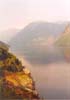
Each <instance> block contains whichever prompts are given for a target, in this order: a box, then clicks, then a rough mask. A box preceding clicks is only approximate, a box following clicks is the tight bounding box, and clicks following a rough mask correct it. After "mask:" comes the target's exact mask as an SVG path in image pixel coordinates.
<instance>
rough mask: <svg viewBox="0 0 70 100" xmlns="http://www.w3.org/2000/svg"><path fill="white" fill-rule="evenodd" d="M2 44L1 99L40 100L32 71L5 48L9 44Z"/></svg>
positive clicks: (0, 57)
mask: <svg viewBox="0 0 70 100" xmlns="http://www.w3.org/2000/svg"><path fill="white" fill-rule="evenodd" d="M0 44H1V42H0ZM2 44H3V45H0V100H6V99H7V100H13V99H16V100H25V99H26V100H34V99H35V100H39V96H38V93H37V91H36V90H35V83H34V81H33V78H32V76H31V73H30V71H29V70H28V69H26V67H25V66H23V65H22V62H21V61H20V60H19V59H18V58H16V56H15V55H13V54H12V53H10V52H9V51H8V50H6V49H5V48H7V47H6V46H7V45H5V44H4V43H2ZM2 46H3V47H2ZM4 47H5V48H4Z"/></svg>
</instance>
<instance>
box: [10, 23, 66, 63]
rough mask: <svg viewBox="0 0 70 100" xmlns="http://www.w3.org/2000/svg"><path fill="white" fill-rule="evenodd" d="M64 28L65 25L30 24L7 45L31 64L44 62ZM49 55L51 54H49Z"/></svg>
mask: <svg viewBox="0 0 70 100" xmlns="http://www.w3.org/2000/svg"><path fill="white" fill-rule="evenodd" d="M65 27H66V23H62V24H58V23H46V22H37V23H31V24H29V25H28V26H26V27H25V28H24V29H23V30H21V31H20V32H19V33H18V34H17V35H16V36H15V37H14V38H12V40H11V41H10V43H9V44H10V45H11V47H12V50H14V51H15V52H17V53H19V54H20V55H24V56H25V58H26V59H28V60H30V61H31V62H33V63H35V61H36V62H37V61H39V62H46V59H47V58H49V57H48V56H49V55H48V54H49V51H50V52H52V51H53V50H52V49H51V48H52V47H53V46H52V45H53V43H54V41H55V39H56V38H57V37H58V36H60V34H61V33H62V32H63V31H64V29H65ZM47 48H48V49H47ZM50 55H52V54H51V53H50ZM53 55H54V54H53ZM53 55H52V56H53ZM51 58H52V57H51ZM49 59H50V58H49ZM47 61H48V60H47Z"/></svg>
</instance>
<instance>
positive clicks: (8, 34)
mask: <svg viewBox="0 0 70 100" xmlns="http://www.w3.org/2000/svg"><path fill="white" fill-rule="evenodd" d="M18 31H19V30H18V29H7V30H3V31H0V41H4V42H6V43H8V42H9V41H10V39H11V38H13V37H14V36H15V35H16V34H17V32H18Z"/></svg>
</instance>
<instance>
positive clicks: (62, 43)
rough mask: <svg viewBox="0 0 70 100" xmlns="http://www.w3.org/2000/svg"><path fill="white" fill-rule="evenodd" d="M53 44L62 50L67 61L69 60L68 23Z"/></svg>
mask: <svg viewBox="0 0 70 100" xmlns="http://www.w3.org/2000/svg"><path fill="white" fill-rule="evenodd" d="M55 45H56V47H59V48H60V49H61V50H62V52H63V53H64V56H65V58H66V59H67V61H70V25H68V26H67V27H66V29H65V31H64V32H63V34H62V35H61V36H60V37H59V38H58V39H57V40H56V42H55Z"/></svg>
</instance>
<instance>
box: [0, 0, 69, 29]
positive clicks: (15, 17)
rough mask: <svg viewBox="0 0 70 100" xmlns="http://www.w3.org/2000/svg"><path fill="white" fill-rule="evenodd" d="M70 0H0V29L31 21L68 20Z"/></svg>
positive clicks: (20, 25)
mask: <svg viewBox="0 0 70 100" xmlns="http://www.w3.org/2000/svg"><path fill="white" fill-rule="evenodd" d="M69 10H70V0H0V30H5V29H8V28H15V27H16V28H22V27H24V26H25V25H27V24H28V23H30V22H32V21H53V22H54V21H55V22H56V21H61V20H62V21H66V20H70V11H69Z"/></svg>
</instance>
